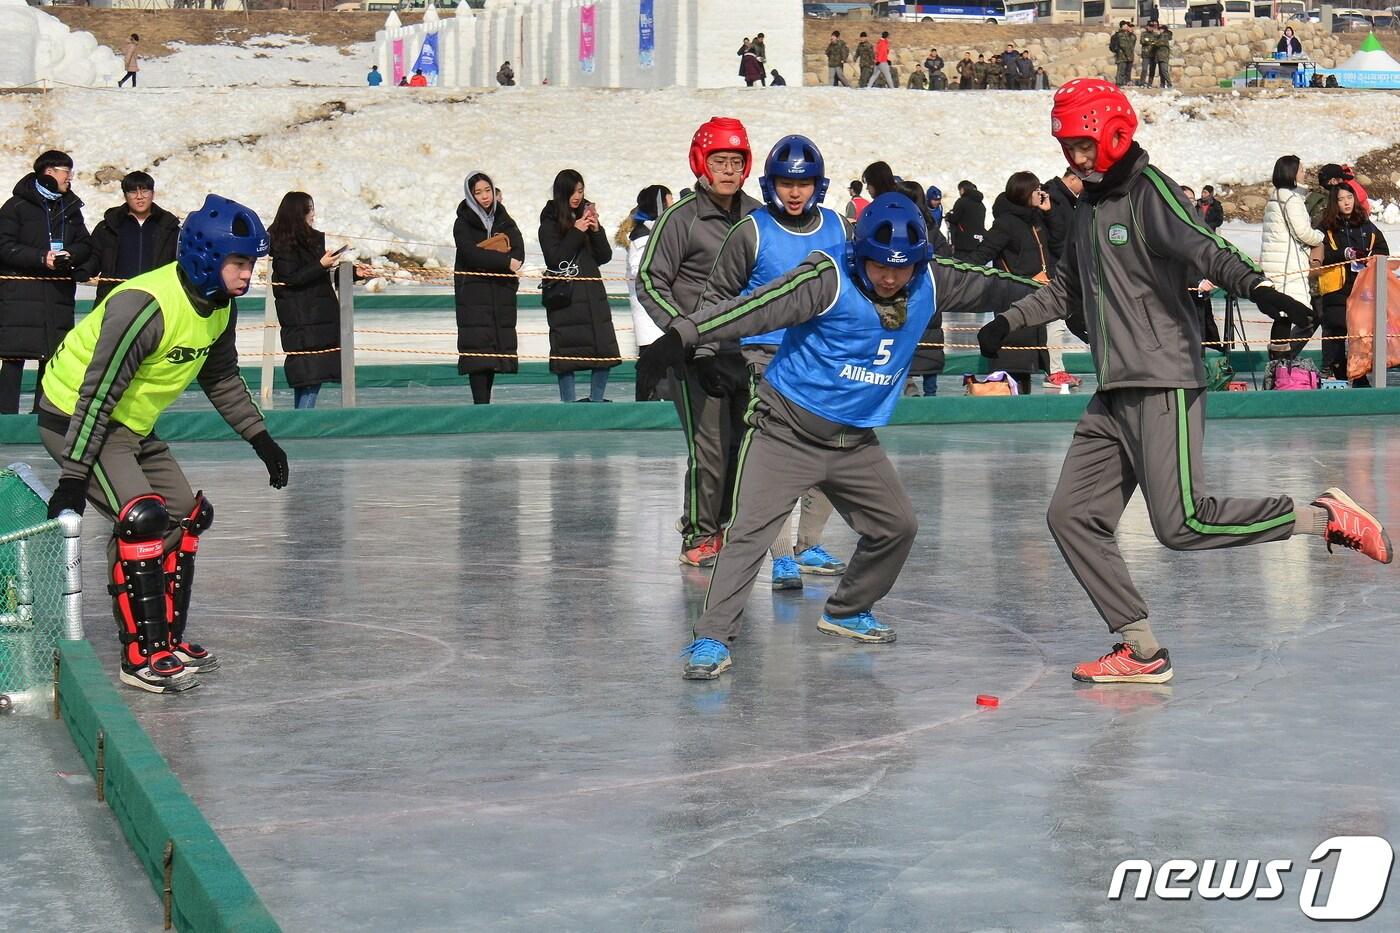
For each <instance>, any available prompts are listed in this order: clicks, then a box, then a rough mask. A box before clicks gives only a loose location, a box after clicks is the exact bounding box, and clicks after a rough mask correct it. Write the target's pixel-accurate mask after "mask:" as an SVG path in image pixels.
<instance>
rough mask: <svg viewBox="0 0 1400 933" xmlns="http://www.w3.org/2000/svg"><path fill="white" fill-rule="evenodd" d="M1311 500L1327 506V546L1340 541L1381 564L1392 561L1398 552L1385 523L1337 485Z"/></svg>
mask: <svg viewBox="0 0 1400 933" xmlns="http://www.w3.org/2000/svg"><path fill="white" fill-rule="evenodd" d="M1312 504H1313V505H1315V506H1317V507H1318V508H1320V509H1326V510H1327V535H1326V538H1327V550H1329V551H1330V550H1332V545H1334V544H1340V545H1341V546H1342V547H1346V548H1351V549H1352V550H1353V551H1360V552H1361V553H1362V554H1365V555H1366V556H1367V557H1369V558H1371V560H1378V561H1380V562H1381V563H1382V564H1388V563H1390V561H1391V558H1393V557H1394V556H1395V555H1394V552H1393V551H1391V549H1390V535H1388V534H1386V533H1385V527H1384V526H1382V525H1381V523H1380V522H1379V521H1377V519H1376V517H1375V516H1374V515H1372V514H1371V513H1370V512H1368V511H1366V510H1365V509H1363V508H1362V507H1361V506H1359V505H1357V504H1356V503H1355V502H1353V501H1352V498H1351V496H1348V495H1347V494H1346V493H1344V492H1342V491H1341V490H1340V489H1338V488H1337V487H1336V486H1333V487H1332V488H1331V489H1329V490H1327V491H1326V492H1324V493H1323V494H1322V495H1320V496H1318V497H1317V498H1316V499H1314V500H1313V503H1312Z"/></svg>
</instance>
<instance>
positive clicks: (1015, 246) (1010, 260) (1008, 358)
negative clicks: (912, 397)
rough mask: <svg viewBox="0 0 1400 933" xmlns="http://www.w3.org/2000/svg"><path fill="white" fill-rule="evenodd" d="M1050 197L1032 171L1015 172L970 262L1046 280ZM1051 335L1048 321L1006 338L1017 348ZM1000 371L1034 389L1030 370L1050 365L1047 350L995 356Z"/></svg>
mask: <svg viewBox="0 0 1400 933" xmlns="http://www.w3.org/2000/svg"><path fill="white" fill-rule="evenodd" d="M1049 216H1050V195H1048V194H1046V192H1045V190H1044V189H1043V188H1041V187H1040V179H1039V178H1037V177H1036V176H1035V174H1034V173H1032V172H1016V173H1015V174H1013V175H1012V176H1011V177H1010V178H1008V179H1007V180H1006V190H1005V191H1004V192H1002V193H1001V194H999V195H997V199H996V201H995V202H993V204H992V218H993V219H992V227H991V229H990V230H988V231H987V235H986V237H984V238H983V240H982V243H981V245H980V246H978V247H977V248H976V249H975V250H973V251H972V253H971V255H970V256H968V261H969V262H972V263H976V264H977V265H982V264H983V263H988V262H990V263H991V264H992V266H993V267H995V268H997V269H1001V270H1002V271H1004V272H1010V273H1011V274H1012V275H1019V276H1021V277H1022V278H1026V279H1034V280H1035V281H1037V282H1041V283H1045V282H1049V281H1050V273H1051V271H1052V270H1053V269H1054V268H1055V259H1056V257H1055V256H1054V255H1053V254H1051V252H1050V231H1049V220H1048V218H1049ZM1047 339H1048V335H1047V333H1046V328H1045V325H1044V324H1039V325H1036V326H1035V327H1023V328H1020V329H1018V330H1017V331H1015V332H1014V333H1012V334H1011V335H1009V336H1008V337H1007V338H1006V341H1005V344H1006V345H1007V346H1013V347H1017V346H1019V347H1044V346H1045V345H1046V341H1047ZM997 362H998V364H999V365H1000V366H1001V368H1002V369H1004V370H1006V371H1007V372H1009V373H1011V374H1012V375H1013V376H1015V377H1016V381H1017V383H1018V384H1019V386H1020V390H1021V394H1022V395H1026V394H1028V393H1029V392H1030V390H1031V374H1032V373H1036V372H1044V371H1046V370H1047V369H1048V368H1049V364H1050V355H1049V353H1048V352H1047V351H1045V350H1006V351H1002V353H1001V355H1000V356H999V357H998V359H997Z"/></svg>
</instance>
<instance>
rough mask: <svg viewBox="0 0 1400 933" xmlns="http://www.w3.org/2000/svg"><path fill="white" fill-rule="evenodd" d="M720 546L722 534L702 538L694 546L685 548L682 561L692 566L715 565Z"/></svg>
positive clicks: (682, 551) (682, 552) (681, 557)
mask: <svg viewBox="0 0 1400 933" xmlns="http://www.w3.org/2000/svg"><path fill="white" fill-rule="evenodd" d="M719 548H720V536H719V535H711V536H710V537H708V538H703V539H701V540H700V541H699V542H697V543H696V544H695V545H694V546H693V547H688V548H683V549H682V550H681V556H680V562H681V563H682V564H689V565H690V566H692V567H713V566H714V564H715V559H716V558H717V557H719Z"/></svg>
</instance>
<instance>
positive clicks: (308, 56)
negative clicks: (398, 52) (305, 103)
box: [141, 34, 374, 88]
mask: <svg viewBox="0 0 1400 933" xmlns="http://www.w3.org/2000/svg"><path fill="white" fill-rule="evenodd" d="M170 47H171V48H173V49H174V51H173V52H171V53H170V54H169V55H163V56H161V57H160V58H150V59H142V61H141V84H142V86H143V87H150V88H170V87H183V88H195V87H248V86H259V87H364V86H365V73H366V72H368V71H369V67H370V65H373V64H374V43H373V42H359V43H356V44H355V45H352V46H350V47H349V49H348V50H347V51H346V52H342V51H341V50H340V49H338V48H336V47H334V46H322V45H311V44H310V42H309V41H308V40H307V39H306V37H305V36H288V35H279V34H269V35H263V36H254V37H253V38H251V39H249V40H248V41H247V42H245V43H243V44H242V45H185V44H183V43H173V44H172V45H171V46H170Z"/></svg>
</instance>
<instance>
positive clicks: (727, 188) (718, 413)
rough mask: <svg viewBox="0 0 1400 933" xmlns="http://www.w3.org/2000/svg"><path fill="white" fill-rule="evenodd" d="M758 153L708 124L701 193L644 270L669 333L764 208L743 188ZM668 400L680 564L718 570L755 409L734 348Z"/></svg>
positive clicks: (652, 305) (696, 164) (655, 234)
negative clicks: (672, 415) (680, 433)
mask: <svg viewBox="0 0 1400 933" xmlns="http://www.w3.org/2000/svg"><path fill="white" fill-rule="evenodd" d="M752 164H753V153H752V152H751V151H750V149H749V136H748V132H747V131H745V129H744V124H742V123H740V122H739V121H738V120H734V119H731V118H729V117H711V118H710V119H709V120H708V121H706V122H705V123H703V124H701V126H700V128H699V129H697V130H696V131H695V136H694V138H693V139H692V140H691V143H690V170H691V171H692V172H693V173H694V174H695V178H696V182H695V192H694V193H693V194H691V195H688V196H687V197H684V198H681V199H680V200H679V201H677V202H676V203H675V204H673V205H671V207H670V208H669V209H668V210H667V211H666V213H664V214H662V215H661V217H660V218H658V219H657V221H656V226H655V227H654V228H653V230H652V233H651V239H650V240H649V241H648V242H647V249H646V252H645V253H643V254H642V261H641V265H640V266H639V267H638V270H637V299H638V300H639V301H640V302H641V303H642V307H643V308H645V309H646V311H647V313H648V314H649V315H651V317H652V319H653V320H654V321H656V324H657V326H658V327H660V328H661V329H662V330H665V329H666V328H668V327H669V326H670V325H671V324H672V323H673V322H674V321H676V320H677V319H678V318H684V317H689V316H690V315H691V314H692V313H694V312H695V310H696V309H697V308H698V307H699V303H700V296H701V294H702V293H703V292H704V290H705V283H706V281H708V279H709V276H710V269H711V268H713V267H714V264H715V257H716V256H718V255H719V248H720V246H721V245H722V244H723V243H724V238H725V237H726V236H728V235H729V231H730V229H731V228H732V227H733V226H734V225H735V224H737V223H738V222H739V221H741V220H743V219H744V218H745V217H746V216H748V215H749V213H750V212H752V211H754V210H755V209H757V208H759V207H761V206H762V205H761V204H759V202H758V201H756V200H754V199H753V198H751V197H749V196H748V195H747V194H745V193H744V191H743V186H744V180H745V179H747V178H748V177H749V170H750V168H751V167H752ZM668 394H669V395H670V398H671V400H672V401H674V402H675V405H676V410H677V412H679V413H680V418H681V427H682V428H683V429H684V430H685V437H686V451H687V460H686V471H685V491H684V494H683V500H684V511H683V513H682V515H681V519H680V521H679V522H677V523H676V527H677V530H679V531H680V533H681V553H680V560H681V563H684V564H690V565H692V566H697V567H708V566H711V565H712V564H714V562H715V558H716V556H717V555H718V554H719V548H720V544H721V540H722V539H721V536H720V530H721V528H722V527H723V525H724V519H725V518H726V517H727V516H726V515H725V514H724V511H725V508H726V507H727V506H728V504H729V496H728V495H727V494H726V492H727V490H728V489H731V488H732V487H733V481H732V473H733V469H734V464H735V461H736V459H737V458H736V456H735V455H736V454H737V448H738V443H739V439H740V438H741V437H742V436H743V432H744V423H743V419H744V408H745V406H746V404H747V402H748V369H747V367H746V366H745V365H744V359H743V357H742V356H741V355H740V353H739V345H738V342H737V341H728V342H726V343H722V344H711V345H707V346H702V347H700V348H698V349H697V350H696V353H695V358H694V360H693V361H692V362H691V363H690V364H688V365H686V366H684V367H680V368H678V369H677V370H676V371H675V372H674V373H673V374H672V378H671V381H670V385H669V386H668Z"/></svg>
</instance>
